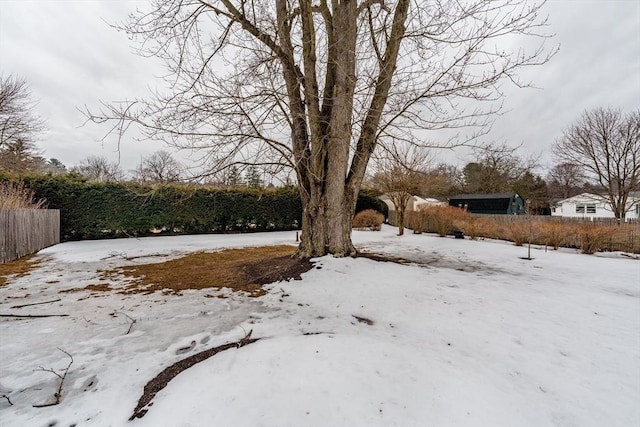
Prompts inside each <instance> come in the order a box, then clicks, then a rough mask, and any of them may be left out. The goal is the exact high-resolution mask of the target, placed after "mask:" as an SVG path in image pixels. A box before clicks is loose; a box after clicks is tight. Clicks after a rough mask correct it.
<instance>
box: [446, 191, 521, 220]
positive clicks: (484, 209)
mask: <svg viewBox="0 0 640 427" xmlns="http://www.w3.org/2000/svg"><path fill="white" fill-rule="evenodd" d="M449 206H456V207H460V208H464V209H466V210H467V212H471V213H475V214H485V215H524V214H525V206H524V200H523V199H522V197H520V196H519V195H517V194H515V193H495V194H460V195H458V196H454V197H452V198H450V199H449Z"/></svg>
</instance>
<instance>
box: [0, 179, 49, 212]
mask: <svg viewBox="0 0 640 427" xmlns="http://www.w3.org/2000/svg"><path fill="white" fill-rule="evenodd" d="M45 203H46V200H44V199H40V200H36V197H35V192H34V191H33V190H32V189H30V188H28V187H26V186H25V185H24V183H23V182H9V181H5V182H0V209H42V208H43V207H44V205H45Z"/></svg>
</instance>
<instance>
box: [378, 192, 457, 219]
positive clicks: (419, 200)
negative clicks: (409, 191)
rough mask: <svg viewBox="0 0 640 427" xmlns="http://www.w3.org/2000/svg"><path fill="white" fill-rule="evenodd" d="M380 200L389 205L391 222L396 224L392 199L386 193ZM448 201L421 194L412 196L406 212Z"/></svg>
mask: <svg viewBox="0 0 640 427" xmlns="http://www.w3.org/2000/svg"><path fill="white" fill-rule="evenodd" d="M380 200H382V201H383V202H384V203H385V204H386V205H387V207H388V208H389V224H392V225H395V224H396V208H395V206H393V203H392V202H391V199H390V198H389V196H387V195H386V194H384V195H382V196H380ZM446 205H447V203H446V202H442V201H440V200H438V199H434V198H430V197H420V196H412V197H411V198H410V199H409V202H408V203H407V208H406V209H405V212H413V211H417V210H419V209H421V208H423V207H431V206H446Z"/></svg>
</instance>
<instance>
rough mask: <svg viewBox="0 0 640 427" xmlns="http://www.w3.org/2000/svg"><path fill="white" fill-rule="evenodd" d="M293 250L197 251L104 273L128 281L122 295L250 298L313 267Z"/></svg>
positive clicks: (283, 247)
mask: <svg viewBox="0 0 640 427" xmlns="http://www.w3.org/2000/svg"><path fill="white" fill-rule="evenodd" d="M295 250H296V248H295V247H292V246H288V245H281V246H265V247H259V248H245V249H227V250H223V251H220V252H213V253H209V252H197V253H194V254H189V255H186V256H184V257H182V258H178V259H174V260H170V261H165V262H160V263H154V264H143V265H136V266H128V267H123V268H119V269H118V270H115V271H108V272H104V275H105V276H106V277H109V276H111V277H113V274H119V275H122V276H125V277H126V278H129V279H131V281H132V282H131V283H130V284H129V285H128V286H127V287H126V290H125V291H124V292H125V293H152V292H156V291H162V292H163V293H174V294H179V293H180V292H181V291H184V290H187V289H206V288H229V289H231V290H233V291H234V292H237V291H241V292H245V293H247V294H249V295H250V296H261V295H264V294H265V293H266V292H265V290H264V289H263V288H262V285H264V284H267V283H273V282H275V281H278V280H289V279H292V278H293V279H297V278H299V277H300V274H302V273H304V272H306V271H308V270H310V269H311V267H312V266H313V265H312V264H311V263H310V262H309V260H304V259H299V258H296V257H295V256H294V255H295Z"/></svg>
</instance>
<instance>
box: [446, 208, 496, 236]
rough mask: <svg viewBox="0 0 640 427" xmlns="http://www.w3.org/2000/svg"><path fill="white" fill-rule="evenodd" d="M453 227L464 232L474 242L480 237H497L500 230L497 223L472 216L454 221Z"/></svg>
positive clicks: (468, 215)
mask: <svg viewBox="0 0 640 427" xmlns="http://www.w3.org/2000/svg"><path fill="white" fill-rule="evenodd" d="M453 226H454V227H455V228H457V229H459V230H461V231H462V232H464V234H465V236H468V237H469V238H470V239H472V240H476V239H477V238H478V237H495V236H496V234H497V228H498V227H497V224H496V223H495V221H491V220H490V219H486V218H481V217H478V216H473V215H471V214H467V215H466V216H465V218H462V219H459V220H457V221H454V223H453Z"/></svg>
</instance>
